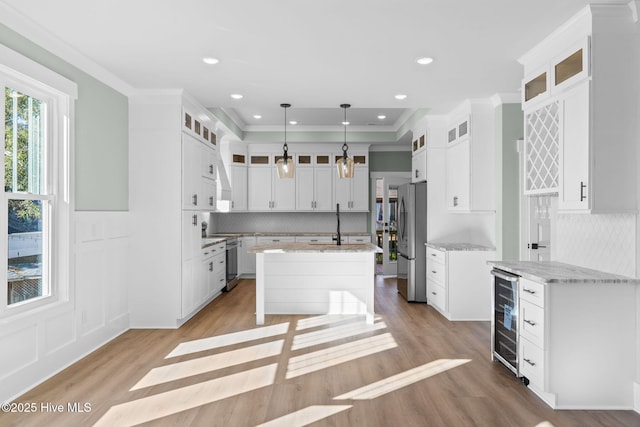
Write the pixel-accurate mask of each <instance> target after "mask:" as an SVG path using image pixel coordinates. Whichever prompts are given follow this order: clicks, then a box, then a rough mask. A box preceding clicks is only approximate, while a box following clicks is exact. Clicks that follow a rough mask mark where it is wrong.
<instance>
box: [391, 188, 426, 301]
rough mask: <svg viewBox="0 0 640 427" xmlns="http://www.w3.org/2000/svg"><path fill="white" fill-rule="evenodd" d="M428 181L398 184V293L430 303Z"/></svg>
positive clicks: (410, 299) (411, 299)
mask: <svg viewBox="0 0 640 427" xmlns="http://www.w3.org/2000/svg"><path fill="white" fill-rule="evenodd" d="M426 241H427V183H426V182H419V183H415V184H404V185H401V186H400V187H398V263H397V265H398V292H399V293H400V294H402V296H404V297H405V298H406V299H407V301H416V302H427V278H426V248H425V246H424V244H425V243H426Z"/></svg>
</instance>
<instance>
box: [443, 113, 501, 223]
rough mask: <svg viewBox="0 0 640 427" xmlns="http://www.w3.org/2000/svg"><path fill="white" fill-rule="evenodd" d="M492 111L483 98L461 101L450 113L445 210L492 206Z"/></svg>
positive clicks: (481, 208) (493, 150) (480, 209)
mask: <svg viewBox="0 0 640 427" xmlns="http://www.w3.org/2000/svg"><path fill="white" fill-rule="evenodd" d="M493 126H494V115H493V107H492V106H491V104H489V103H487V102H480V101H465V102H464V103H463V104H462V105H461V106H460V107H459V108H458V109H457V110H455V111H454V112H452V113H451V114H450V131H449V133H450V134H451V135H452V136H453V135H455V138H453V137H450V138H449V143H448V146H447V152H446V190H445V193H446V206H447V209H448V210H449V211H454V212H471V211H479V212H482V211H493V210H495V202H494V201H495V179H494V178H495V176H494V175H495V174H494V167H493V165H494V163H495V159H494V152H495V149H494V140H493V138H494V136H493V133H494V130H493Z"/></svg>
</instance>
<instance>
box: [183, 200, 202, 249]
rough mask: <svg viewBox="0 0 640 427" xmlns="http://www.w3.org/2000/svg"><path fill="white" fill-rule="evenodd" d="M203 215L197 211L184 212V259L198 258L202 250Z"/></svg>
mask: <svg viewBox="0 0 640 427" xmlns="http://www.w3.org/2000/svg"><path fill="white" fill-rule="evenodd" d="M202 220H203V218H202V214H200V213H199V212H196V211H183V212H182V259H183V260H188V259H192V258H195V257H197V256H198V255H199V254H200V250H201V248H202V237H201V234H202V226H201V223H202Z"/></svg>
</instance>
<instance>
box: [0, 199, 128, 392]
mask: <svg viewBox="0 0 640 427" xmlns="http://www.w3.org/2000/svg"><path fill="white" fill-rule="evenodd" d="M128 220H129V214H128V213H127V212H76V213H75V214H74V218H73V221H72V224H73V226H72V228H73V230H72V231H71V232H70V235H71V236H72V237H74V238H73V240H72V248H71V253H72V261H71V263H72V266H71V271H72V274H71V283H70V297H69V300H68V301H66V302H64V303H62V304H58V305H56V306H55V307H49V308H45V309H42V310H38V311H37V312H35V313H30V314H26V315H24V316H20V318H18V319H11V320H3V321H0V348H1V349H2V351H0V384H2V387H0V402H9V401H11V400H12V399H14V398H16V397H18V396H19V395H21V394H23V393H24V392H26V391H27V390H29V389H31V388H32V387H34V386H36V385H38V384H39V383H41V382H42V381H44V380H46V379H47V378H49V377H51V376H53V375H54V374H56V373H57V372H59V371H61V370H62V369H64V368H65V367H67V366H69V365H71V364H72V363H74V362H75V361H77V360H79V359H80V358H82V357H84V356H85V355H87V354H88V353H90V352H92V351H93V350H95V349H96V348H98V347H100V346H102V345H104V344H105V343H107V342H108V341H110V340H111V339H113V338H114V337H116V336H118V335H120V334H121V333H123V332H124V331H126V330H127V329H129V308H128V287H129V285H130V283H129V272H130V270H129V269H130V261H129V227H128Z"/></svg>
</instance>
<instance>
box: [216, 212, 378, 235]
mask: <svg viewBox="0 0 640 427" xmlns="http://www.w3.org/2000/svg"><path fill="white" fill-rule="evenodd" d="M211 216H212V218H211V221H210V222H211V224H210V228H209V233H216V232H217V233H223V232H229V233H238V232H250V233H255V232H269V233H279V232H321V233H333V232H335V231H336V214H335V213H332V212H322V213H320V212H261V213H258V212H231V213H218V214H212V215H211ZM367 217H368V216H367V214H366V213H362V212H358V213H355V212H340V231H341V232H365V233H366V232H367Z"/></svg>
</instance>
